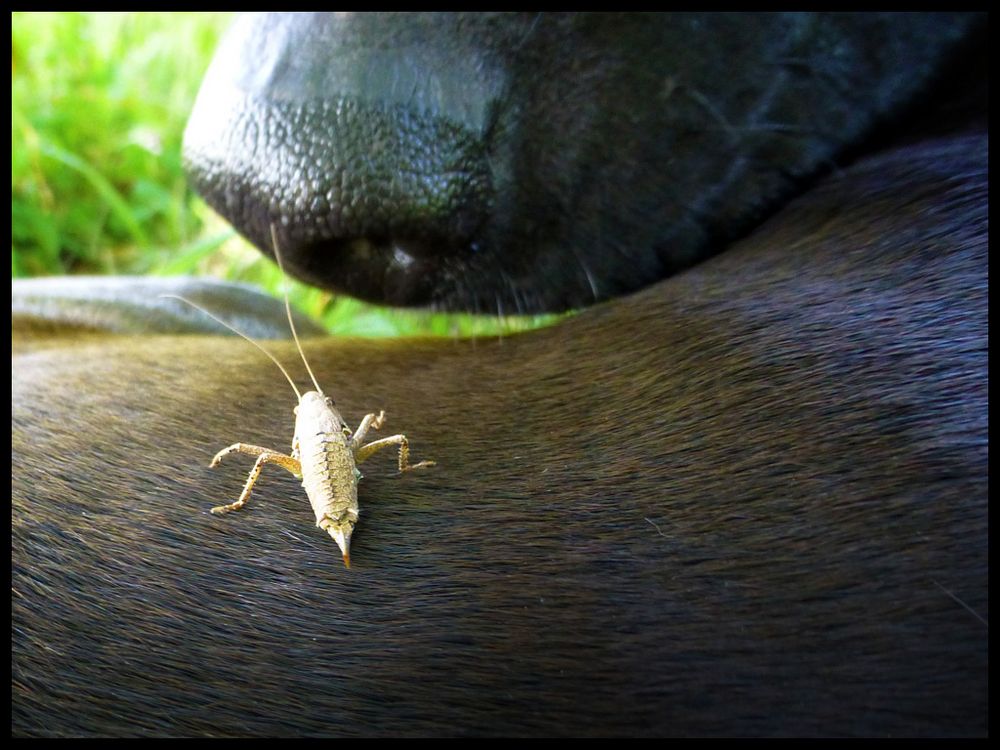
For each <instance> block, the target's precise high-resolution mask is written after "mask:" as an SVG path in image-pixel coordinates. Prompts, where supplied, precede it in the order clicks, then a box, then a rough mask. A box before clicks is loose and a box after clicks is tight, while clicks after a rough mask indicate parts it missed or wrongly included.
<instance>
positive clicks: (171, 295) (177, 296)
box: [160, 294, 315, 401]
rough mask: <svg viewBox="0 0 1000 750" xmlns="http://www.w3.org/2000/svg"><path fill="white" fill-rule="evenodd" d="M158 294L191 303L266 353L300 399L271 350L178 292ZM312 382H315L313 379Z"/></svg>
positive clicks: (286, 300) (286, 373)
mask: <svg viewBox="0 0 1000 750" xmlns="http://www.w3.org/2000/svg"><path fill="white" fill-rule="evenodd" d="M160 296H161V297H163V298H166V299H179V300H180V301H181V302H185V303H187V304H189V305H191V307H193V308H194V309H195V310H200V311H201V312H203V313H205V315H207V316H208V317H210V318H211V319H212V320H214V321H215V322H216V323H218V324H219V325H221V326H225V327H226V328H228V329H229V330H230V331H232V332H233V333H235V334H236V335H237V336H241V337H242V338H244V339H246V340H247V341H249V342H250V343H251V344H253V345H254V346H256V347H257V348H258V349H260V350H261V351H262V352H264V354H266V355H267V356H268V357H269V358H270V360H271V361H272V362H274V364H276V365H277V366H278V369H279V370H281V374H282V375H284V376H285V380H287V381H288V384H289V385H290V386H292V390H293V391H295V396H296V398H298V400H299V401H301V400H302V394H301V393H299V389H298V388H296V387H295V383H294V382H292V378H291V376H290V375H289V374H288V371H287V370H286V369H285V368H284V367H282V366H281V362H279V361H278V360H277V359H276V358H275V356H274V355H273V354H271V352H269V351H268V350H267V349H265V348H264V347H263V346H261V345H260V344H258V343H257V342H256V341H254V340H253V339H252V338H250V337H249V336H247V335H246V334H245V333H242V332H240V331H238V330H236V329H235V328H233V327H232V326H231V325H229V323H227V322H226V321H224V320H221V319H220V318H217V317H216V316H215V315H212V313H210V312H209V311H208V310H206V309H205V308H204V307H202V306H201V305H199V304H196V303H194V302H192V301H191V300H189V299H187V298H185V297H181V296H180V295H179V294H161V295H160ZM285 302H286V303H287V302H288V298H287V297H286V298H285ZM292 332H293V333H294V332H295V329H294V328H292ZM295 342H296V343H298V339H296V340H295ZM299 351H300V352H301V351H302V350H301V349H299ZM309 374H310V375H311V374H312V373H309ZM313 382H315V380H314V381H313Z"/></svg>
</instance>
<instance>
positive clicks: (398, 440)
mask: <svg viewBox="0 0 1000 750" xmlns="http://www.w3.org/2000/svg"><path fill="white" fill-rule="evenodd" d="M390 445H398V446H399V470H400V471H412V470H413V469H424V468H427V467H428V466H436V465H437V461H421V462H420V463H418V464H412V465H411V464H410V443H409V442H408V441H407V439H406V435H392V436H390V437H387V438H382V439H381V440H375V441H372V442H371V443H368V445H365V446H362V447H361V448H358V449H357V450H356V451H355V453H354V460H355V461H356V462H357V463H361V462H362V461H364V460H365V459H366V458H368V457H369V456H371V455H372V454H373V453H377V452H378V451H380V450H382V449H383V448H388V447H389V446H390Z"/></svg>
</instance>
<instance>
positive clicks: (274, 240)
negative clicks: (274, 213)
mask: <svg viewBox="0 0 1000 750" xmlns="http://www.w3.org/2000/svg"><path fill="white" fill-rule="evenodd" d="M271 246H272V247H273V248H274V258H275V260H277V261H278V270H280V271H281V277H282V291H283V292H284V294H285V313H286V314H287V315H288V326H289V328H291V329H292V338H294V339H295V346H296V348H298V350H299V356H300V357H302V363H303V364H304V365H305V366H306V370H307V371H308V372H309V377H310V378H312V382H313V385H314V386H316V391H317V392H318V393H321V394H322V393H323V389H322V388H320V387H319V383H318V382H316V376H315V375H313V371H312V368H311V367H310V366H309V360H307V359H306V354H305V352H304V351H302V344H300V343H299V335H298V333H296V332H295V323H294V322H292V307H291V305H289V304H288V281H287V280H288V275H287V274H286V273H285V266H284V264H283V263H282V262H281V252H280V251H279V250H278V232H277V230H275V228H274V224H273V223H272V224H271Z"/></svg>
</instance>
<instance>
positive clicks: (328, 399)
mask: <svg viewBox="0 0 1000 750" xmlns="http://www.w3.org/2000/svg"><path fill="white" fill-rule="evenodd" d="M326 405H327V406H333V399H332V398H330V397H329V396H327V397H326Z"/></svg>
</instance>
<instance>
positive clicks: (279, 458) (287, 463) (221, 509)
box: [211, 443, 302, 515]
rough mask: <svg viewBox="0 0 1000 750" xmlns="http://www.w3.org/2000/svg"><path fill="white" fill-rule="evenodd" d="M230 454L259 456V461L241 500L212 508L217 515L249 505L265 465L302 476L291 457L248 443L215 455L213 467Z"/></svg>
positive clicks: (244, 488)
mask: <svg viewBox="0 0 1000 750" xmlns="http://www.w3.org/2000/svg"><path fill="white" fill-rule="evenodd" d="M229 453H248V454H250V455H251V456H257V460H256V461H255V462H254V465H253V468H252V469H250V476H248V477H247V483H246V485H245V486H244V487H243V492H242V493H241V494H240V497H239V500H237V501H236V502H235V503H229V504H228V505H217V506H216V507H214V508H212V513H215V514H216V515H222V514H224V513H229V512H231V511H234V510H239V509H240V508H242V507H243V506H244V505H246V504H247V500H249V499H250V492H251V491H252V490H253V486H254V485H255V484H256V483H257V480H258V479H259V478H260V472H261V469H262V468H263V467H264V464H269V463H270V464H278V465H279V466H281V467H282V468H284V469H287V470H288V471H290V472H291V473H292V474H294V475H295V476H302V467H301V465H300V464H299V462H298V461H297V460H296V459H294V458H292V457H291V456H286V455H285V454H283V453H276V452H275V451H272V450H269V449H267V448H261V447H260V446H257V445H247V444H246V443H233V445H231V446H229V447H228V448H225V449H223V450H221V451H219V452H218V453H217V454H215V458H213V459H212V463H211V466H213V467H214V466H218V465H219V462H220V461H221V460H222V457H223V456H225V455H228V454H229Z"/></svg>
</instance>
